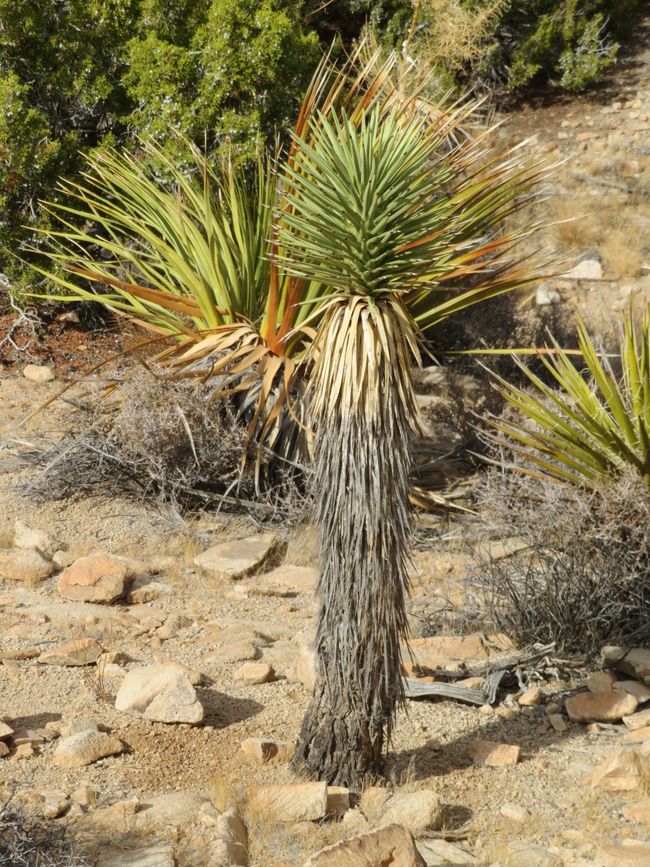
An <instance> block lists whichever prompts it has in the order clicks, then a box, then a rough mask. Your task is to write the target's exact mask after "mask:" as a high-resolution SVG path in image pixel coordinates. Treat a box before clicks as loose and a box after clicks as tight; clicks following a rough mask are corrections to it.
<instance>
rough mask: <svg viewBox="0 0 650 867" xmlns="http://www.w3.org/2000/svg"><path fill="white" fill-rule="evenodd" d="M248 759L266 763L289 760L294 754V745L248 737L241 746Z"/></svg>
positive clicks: (261, 763)
mask: <svg viewBox="0 0 650 867" xmlns="http://www.w3.org/2000/svg"><path fill="white" fill-rule="evenodd" d="M239 749H240V750H241V751H242V753H243V754H244V755H245V756H246V758H248V759H252V760H253V761H255V762H258V763H259V764H260V765H266V764H268V763H269V762H288V761H289V760H290V758H291V756H292V755H293V751H294V749H293V745H292V744H289V743H282V742H280V743H278V742H277V741H270V740H266V739H265V738H247V739H246V740H245V741H242V744H241V746H240V748H239Z"/></svg>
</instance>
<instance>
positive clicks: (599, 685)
mask: <svg viewBox="0 0 650 867" xmlns="http://www.w3.org/2000/svg"><path fill="white" fill-rule="evenodd" d="M615 680H616V678H615V676H614V675H613V674H612V672H611V671H595V672H594V673H593V674H590V675H589V677H588V678H587V689H588V690H589V692H607V691H608V690H610V689H612V686H613V684H614V681H615Z"/></svg>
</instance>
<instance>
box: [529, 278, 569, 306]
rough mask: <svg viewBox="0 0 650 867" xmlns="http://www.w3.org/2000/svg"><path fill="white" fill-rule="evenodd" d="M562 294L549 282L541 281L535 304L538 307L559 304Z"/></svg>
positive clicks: (536, 292)
mask: <svg viewBox="0 0 650 867" xmlns="http://www.w3.org/2000/svg"><path fill="white" fill-rule="evenodd" d="M561 300H562V296H561V295H560V293H559V292H558V291H557V289H555V288H554V287H553V286H550V285H549V284H548V283H540V284H539V286H538V287H537V290H536V291H535V304H536V305H537V306H538V307H550V306H551V305H552V304H559V303H560V301H561Z"/></svg>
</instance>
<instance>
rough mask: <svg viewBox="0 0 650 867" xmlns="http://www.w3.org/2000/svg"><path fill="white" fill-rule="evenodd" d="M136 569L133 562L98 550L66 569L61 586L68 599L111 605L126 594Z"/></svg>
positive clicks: (59, 584)
mask: <svg viewBox="0 0 650 867" xmlns="http://www.w3.org/2000/svg"><path fill="white" fill-rule="evenodd" d="M135 571H136V570H135V564H134V562H133V561H131V560H128V559H126V558H125V557H116V556H114V555H112V554H104V553H101V552H98V553H96V554H89V555H88V556H87V557H81V558H80V559H79V560H76V561H75V562H74V563H73V564H72V566H68V568H67V569H64V570H63V572H62V573H61V575H60V576H59V580H58V582H57V587H58V589H59V592H60V593H61V594H62V595H63V596H66V597H67V598H68V599H74V600H75V601H77V602H96V603H100V604H103V605H110V604H111V603H112V602H116V601H117V600H118V599H121V597H122V596H124V594H125V592H126V589H127V587H128V585H129V583H130V581H131V579H132V578H133V576H134V575H135Z"/></svg>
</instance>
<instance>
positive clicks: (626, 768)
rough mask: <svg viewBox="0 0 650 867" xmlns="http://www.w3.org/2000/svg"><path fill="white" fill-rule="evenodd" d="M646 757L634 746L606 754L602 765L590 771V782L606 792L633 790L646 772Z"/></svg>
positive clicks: (649, 764) (647, 764)
mask: <svg viewBox="0 0 650 867" xmlns="http://www.w3.org/2000/svg"><path fill="white" fill-rule="evenodd" d="M649 766H650V763H649V761H648V757H647V756H645V755H643V754H642V753H640V752H637V751H636V750H635V749H634V748H631V747H626V748H624V749H622V750H620V751H618V752H615V753H612V754H611V755H610V756H608V757H607V758H606V759H605V761H604V762H603V764H602V765H600V766H599V767H597V768H595V769H594V770H593V771H592V774H591V777H590V780H589V782H590V784H591V787H592V789H593V788H596V787H598V788H599V789H604V790H605V791H608V792H633V791H635V790H636V789H638V788H639V785H640V781H641V779H642V778H643V776H644V771H645V773H647V771H648V769H649Z"/></svg>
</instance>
